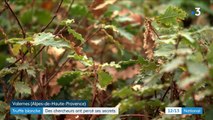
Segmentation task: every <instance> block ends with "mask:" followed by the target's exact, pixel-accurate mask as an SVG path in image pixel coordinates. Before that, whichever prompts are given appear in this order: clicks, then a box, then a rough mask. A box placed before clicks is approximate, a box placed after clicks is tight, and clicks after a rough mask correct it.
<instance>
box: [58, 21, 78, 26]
mask: <svg viewBox="0 0 213 120" xmlns="http://www.w3.org/2000/svg"><path fill="white" fill-rule="evenodd" d="M73 23H75V20H74V19H67V20H63V21H62V22H61V25H65V26H70V25H72V24H73Z"/></svg>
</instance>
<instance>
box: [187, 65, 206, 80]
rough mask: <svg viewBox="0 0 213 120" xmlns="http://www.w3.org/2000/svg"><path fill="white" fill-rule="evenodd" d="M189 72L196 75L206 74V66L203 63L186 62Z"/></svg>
mask: <svg viewBox="0 0 213 120" xmlns="http://www.w3.org/2000/svg"><path fill="white" fill-rule="evenodd" d="M187 67H188V70H189V73H190V74H192V75H197V76H205V75H206V74H208V68H207V66H206V65H204V64H203V63H197V62H191V61H189V62H187Z"/></svg>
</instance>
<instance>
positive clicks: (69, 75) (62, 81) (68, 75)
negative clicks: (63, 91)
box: [57, 71, 82, 86]
mask: <svg viewBox="0 0 213 120" xmlns="http://www.w3.org/2000/svg"><path fill="white" fill-rule="evenodd" d="M81 75H82V74H81V72H80V71H70V72H65V73H64V74H63V75H62V76H61V77H60V78H59V79H58V80H57V82H58V84H59V85H62V86H67V85H70V82H72V81H73V80H75V79H77V78H79V77H81Z"/></svg>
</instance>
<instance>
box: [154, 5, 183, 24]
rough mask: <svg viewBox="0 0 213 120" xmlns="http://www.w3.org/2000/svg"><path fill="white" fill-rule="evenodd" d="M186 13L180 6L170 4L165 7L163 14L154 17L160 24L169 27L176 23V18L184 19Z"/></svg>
mask: <svg viewBox="0 0 213 120" xmlns="http://www.w3.org/2000/svg"><path fill="white" fill-rule="evenodd" d="M186 16H187V13H186V12H185V11H183V10H182V9H180V8H177V7H174V6H170V7H168V8H167V9H166V11H165V13H164V14H161V15H160V16H158V17H156V21H157V22H158V23H160V24H161V25H164V26H167V27H170V26H172V25H175V24H178V20H184V19H185V17H186Z"/></svg>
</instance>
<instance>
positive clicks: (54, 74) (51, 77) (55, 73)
mask: <svg viewBox="0 0 213 120" xmlns="http://www.w3.org/2000/svg"><path fill="white" fill-rule="evenodd" d="M69 60H70V58H68V59H67V60H66V61H65V62H64V63H63V64H62V65H61V66H60V67H59V69H58V70H57V71H56V72H54V73H53V75H52V76H50V77H49V78H48V79H47V81H46V83H45V84H44V86H46V85H48V83H49V82H50V81H51V80H52V79H53V78H54V77H55V76H56V75H57V74H58V72H60V71H61V69H62V68H63V67H64V66H65V64H66V63H67V62H68V61H69Z"/></svg>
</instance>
